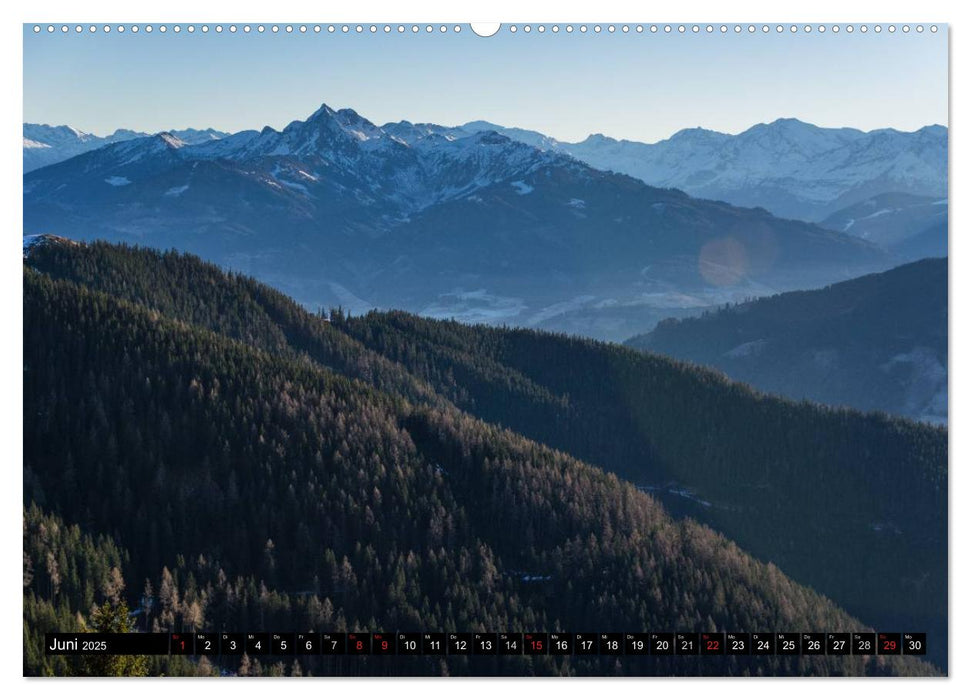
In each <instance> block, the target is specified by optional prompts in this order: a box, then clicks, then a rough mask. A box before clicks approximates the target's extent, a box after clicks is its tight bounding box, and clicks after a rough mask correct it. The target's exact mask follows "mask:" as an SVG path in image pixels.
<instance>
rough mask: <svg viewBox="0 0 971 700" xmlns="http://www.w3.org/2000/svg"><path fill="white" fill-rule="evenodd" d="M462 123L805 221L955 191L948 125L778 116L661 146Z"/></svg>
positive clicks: (680, 136) (692, 133)
mask: <svg viewBox="0 0 971 700" xmlns="http://www.w3.org/2000/svg"><path fill="white" fill-rule="evenodd" d="M462 128H463V129H465V130H469V129H472V130H484V129H493V130H495V131H497V132H498V133H501V134H505V135H507V136H509V137H510V138H514V139H517V140H520V141H523V142H524V143H529V144H531V145H534V146H536V147H537V148H540V149H543V150H554V151H558V152H563V153H567V154H569V155H572V156H574V157H575V158H578V159H580V160H582V161H584V162H585V163H588V164H590V165H592V166H593V167H595V168H600V169H601V170H612V171H616V172H620V173H625V174H627V175H631V176H632V177H636V178H638V179H640V180H643V181H644V182H646V183H648V184H650V185H654V186H655V187H674V188H677V189H679V190H683V191H684V192H687V193H688V194H690V195H692V196H694V197H703V198H707V199H720V200H724V201H726V202H730V203H732V204H736V205H739V206H746V207H756V206H757V207H764V208H765V209H768V210H769V211H771V212H772V213H773V214H775V215H776V216H781V217H785V218H795V219H802V220H805V221H821V220H823V219H825V218H826V217H828V216H829V215H831V214H833V213H834V212H836V211H838V210H840V209H843V208H845V207H847V206H851V205H853V204H856V203H858V202H861V201H863V200H866V199H869V198H871V197H874V196H877V195H883V194H886V193H903V194H905V195H918V196H927V197H934V198H936V199H941V198H946V197H947V128H946V127H943V126H940V125H936V124H935V125H931V126H925V127H923V128H922V129H918V130H917V131H914V132H903V131H898V130H896V129H876V130H873V131H860V130H859V129H850V128H839V129H830V128H823V127H819V126H816V125H814V124H808V123H806V122H802V121H799V120H798V119H777V120H775V121H773V122H772V123H769V124H756V125H755V126H753V127H751V128H749V129H746V130H745V131H743V132H741V133H739V134H725V133H721V132H718V131H711V130H709V129H702V128H692V129H682V130H681V131H679V132H677V133H676V134H674V135H673V136H672V137H671V138H669V139H665V140H663V141H658V142H657V143H651V144H648V143H641V142H638V141H628V140H617V139H613V138H610V137H607V136H604V135H603V134H593V135H591V136H589V137H588V138H586V139H585V140H583V141H580V142H578V143H568V142H561V141H557V140H556V139H553V138H551V137H549V136H546V135H545V134H541V133H539V132H535V131H527V130H523V129H507V128H505V127H502V126H498V125H495V124H490V123H488V122H471V123H470V124H467V125H466V126H465V127H462Z"/></svg>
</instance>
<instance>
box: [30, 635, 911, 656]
mask: <svg viewBox="0 0 971 700" xmlns="http://www.w3.org/2000/svg"><path fill="white" fill-rule="evenodd" d="M44 650H45V652H46V653H47V654H48V655H107V656H111V655H117V656H130V655H139V656H141V655H156V656H167V655H186V656H234V655H235V656H242V655H243V654H247V655H249V656H308V655H309V656H335V655H337V656H510V655H526V656H529V655H533V656H545V655H549V656H585V655H600V656H604V655H607V656H739V655H746V656H747V655H754V656H759V655H778V656H800V655H802V656H851V655H852V656H871V655H912V656H924V655H926V653H927V635H926V634H925V633H922V632H921V633H918V632H903V633H901V632H751V633H749V632H701V633H688V632H578V633H564V632H515V633H512V632H494V633H493V632H488V633H487V632H394V633H392V632H308V633H303V632H294V633H269V632H255V633H254V632H250V633H225V632H218V633H211V632H179V633H170V634H169V633H130V634H107V633H104V634H102V633H83V634H82V633H62V632H49V633H47V634H46V635H44Z"/></svg>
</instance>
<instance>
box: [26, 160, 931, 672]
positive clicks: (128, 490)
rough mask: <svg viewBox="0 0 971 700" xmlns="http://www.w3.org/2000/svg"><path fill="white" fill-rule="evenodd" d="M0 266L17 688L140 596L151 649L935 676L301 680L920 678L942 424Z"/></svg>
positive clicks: (296, 309) (613, 354) (180, 662)
mask: <svg viewBox="0 0 971 700" xmlns="http://www.w3.org/2000/svg"><path fill="white" fill-rule="evenodd" d="M132 174H133V175H134V173H132ZM23 275H24V278H23V284H24V295H23V304H24V341H23V342H24V367H23V375H24V416H25V420H24V506H25V512H24V645H25V653H24V665H25V673H28V674H40V673H58V674H65V673H78V672H84V669H83V668H75V667H73V666H71V664H72V661H71V659H70V658H65V657H49V656H44V654H43V653H42V652H41V646H40V645H41V644H42V642H43V633H44V632H45V631H49V630H51V629H57V628H60V629H63V630H68V631H69V630H73V629H77V628H78V625H80V624H82V622H84V624H92V617H91V616H90V614H89V611H90V610H92V608H93V606H102V608H101V609H108V610H111V609H122V610H125V609H126V608H123V607H121V606H123V605H125V603H126V601H127V602H130V603H134V602H135V601H137V600H139V599H140V600H142V601H146V600H147V601H155V602H154V603H151V602H150V603H144V604H143V605H142V607H140V608H139V610H138V611H137V613H136V615H134V616H133V618H132V619H133V620H134V621H135V622H134V623H133V624H137V625H138V626H139V627H140V628H142V629H158V630H164V631H185V630H192V629H248V630H263V629H275V630H281V629H282V630H287V629H326V630H338V631H341V630H345V629H349V630H368V631H374V630H396V629H426V630H427V629H445V630H456V629H458V630H461V629H483V630H497V629H498V630H509V629H511V630H519V629H542V630H554V629H555V630H560V629H565V630H578V629H584V630H586V629H594V630H597V629H599V630H605V629H616V630H624V631H630V630H658V629H677V630H688V631H716V630H719V631H720V630H726V629H729V630H745V631H757V630H768V631H779V630H796V631H799V630H829V631H860V630H866V629H873V628H875V627H879V628H880V629H890V628H892V629H900V630H919V631H926V632H927V634H928V636H927V641H928V651H929V655H928V657H927V659H926V661H928V662H931V663H932V664H935V665H936V667H935V666H932V665H930V664H928V663H926V662H925V661H924V660H917V659H915V658H913V657H907V656H885V655H876V656H858V655H854V656H846V657H840V656H831V655H830V656H801V657H784V656H771V657H760V656H755V655H749V656H726V657H722V658H719V659H716V660H714V661H713V662H711V660H710V659H708V658H706V657H701V658H700V659H699V657H694V658H689V657H658V656H644V657H622V658H619V659H613V658H609V657H579V656H575V657H566V658H563V659H559V658H557V657H555V656H543V657H536V658H530V657H528V656H520V657H518V658H505V657H491V658H490V657H454V656H450V657H447V658H446V659H443V660H439V659H435V658H430V657H416V658H415V659H402V658H397V659H381V658H370V659H364V660H356V659H348V660H347V661H344V660H340V661H335V660H334V659H332V658H329V657H326V656H324V657H316V658H313V657H302V658H301V659H300V663H301V664H304V663H305V662H306V663H307V664H309V667H308V668H307V669H306V670H308V671H310V672H312V673H313V674H314V675H323V674H326V675H332V674H361V675H371V674H375V675H384V674H388V673H393V674H395V675H402V674H408V675H410V674H416V675H428V674H431V675H445V674H448V675H506V674H512V675H567V674H570V675H572V674H578V675H605V674H610V675H615V674H616V675H672V674H675V675H680V674H687V675H709V674H712V673H717V674H719V675H748V674H752V675H765V674H773V675H885V674H887V675H897V674H917V675H930V674H934V673H937V672H938V671H939V669H940V668H946V663H947V481H948V477H947V430H946V429H944V428H939V427H934V426H929V425H925V424H920V423H916V422H913V421H908V420H903V419H897V418H891V417H888V416H885V415H880V414H875V413H869V414H865V413H861V412H858V411H854V410H850V409H833V408H827V407H824V406H818V405H814V404H810V403H805V402H803V403H799V402H792V401H787V400H785V399H781V398H776V397H771V396H765V395H762V394H759V393H757V392H754V391H752V390H751V389H750V388H748V387H746V386H744V385H741V384H738V383H734V382H731V381H728V380H726V379H725V378H724V377H723V376H721V375H720V374H718V373H715V372H712V371H710V370H706V369H703V368H698V367H694V366H690V365H688V364H685V363H682V362H679V361H676V360H672V359H669V358H665V357H662V356H659V355H653V354H647V353H641V352H637V351H635V350H633V349H630V348H624V347H621V346H617V345H610V344H604V343H599V342H595V341H592V340H585V339H580V338H570V337H566V336H563V335H557V334H550V333H544V332H536V331H531V330H525V329H505V328H495V327H487V326H469V325H463V324H460V323H456V322H450V321H439V320H434V319H428V318H421V317H418V316H414V315H411V314H407V313H403V312H392V313H377V312H372V313H369V314H367V315H365V316H363V317H359V316H355V317H348V316H346V315H345V314H344V313H342V312H339V311H334V312H333V313H331V314H330V315H329V316H322V315H318V314H312V313H309V312H308V311H307V310H306V309H304V308H302V307H301V306H300V305H298V304H296V303H295V302H294V301H293V300H291V299H288V298H287V297H285V296H284V295H282V294H280V293H279V292H278V291H276V290H274V289H272V288H270V287H267V286H266V285H264V284H261V283H259V282H257V281H256V280H253V279H252V278H248V277H246V276H242V275H238V274H228V273H226V272H225V271H223V270H221V269H219V268H218V267H216V266H215V265H212V264H209V263H205V262H203V261H202V260H200V259H198V258H196V257H194V256H191V255H184V254H179V253H176V252H166V253H160V252H156V251H153V250H149V249H145V248H132V247H129V246H124V245H110V244H106V243H94V244H83V243H79V242H76V241H71V240H66V239H60V238H55V237H51V236H40V237H36V238H32V239H29V240H28V241H27V242H26V243H25V253H24V270H23ZM51 562H54V564H53V565H52V564H51ZM126 582H127V583H128V585H127V587H126V585H125V583H126ZM126 618H127V616H126ZM85 620H87V622H85ZM261 661H262V662H265V664H266V666H264V667H263V668H262V672H263V673H297V672H298V669H297V668H296V667H294V666H292V664H293V660H292V659H277V658H274V657H264V658H263V659H261ZM148 663H149V664H151V668H150V669H148V670H149V672H151V673H164V674H166V675H185V674H196V673H198V674H209V673H214V672H238V673H240V674H243V673H245V674H253V673H259V672H260V671H259V670H257V668H258V665H257V667H256V668H254V666H253V665H252V664H247V663H243V664H240V666H239V668H238V669H237V668H235V664H237V663H239V662H238V660H236V661H234V662H233V664H234V666H233V668H229V669H227V668H226V667H225V665H224V664H225V661H224V660H219V659H214V660H211V661H210V660H206V662H205V664H204V663H203V662H202V661H201V660H200V661H198V664H196V663H195V661H193V660H191V659H189V658H187V657H178V656H173V657H171V658H167V657H152V658H151V659H149V660H148ZM214 664H219V665H220V668H213V665H214ZM271 664H272V668H270V665H271ZM299 670H301V671H302V669H299Z"/></svg>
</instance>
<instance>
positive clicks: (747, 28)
mask: <svg viewBox="0 0 971 700" xmlns="http://www.w3.org/2000/svg"><path fill="white" fill-rule="evenodd" d="M45 29H46V30H47V32H48V33H49V34H53V33H54V32H56V31H58V30H60V31H61V32H62V33H64V34H67V33H69V32H71V31H72V30H73V31H74V32H75V33H77V34H80V33H82V32H84V31H87V32H88V33H92V34H93V33H95V32H99V31H101V32H105V33H108V32H118V33H119V34H123V33H125V32H126V31H127V32H131V33H132V34H137V33H138V32H139V31H143V32H145V33H148V34H150V33H151V32H153V31H159V32H161V33H163V34H164V33H166V32H168V31H170V28H169V27H168V26H166V25H164V24H162V25H159V26H158V27H153V26H152V25H151V24H146V25H144V26H142V27H139V25H137V24H133V25H130V26H127V27H126V26H125V25H123V24H120V25H117V26H115V27H112V26H111V25H108V24H105V25H103V26H100V27H99V26H98V25H94V24H92V25H89V26H87V27H85V26H83V25H80V24H76V25H74V26H73V27H72V26H69V25H67V24H62V25H60V26H55V25H53V24H48V25H47V26H46V27H42V26H41V25H39V24H35V25H34V33H35V34H39V33H40V32H42V31H44V30H45ZM197 29H198V31H200V32H202V33H203V34H207V33H208V32H209V31H210V30H211V31H214V32H216V33H217V34H221V33H222V32H223V31H224V30H225V31H228V32H229V33H230V34H235V33H236V32H237V31H240V32H243V33H244V34H249V33H250V32H256V33H258V34H263V33H265V32H270V33H273V34H277V33H279V32H281V31H282V32H285V33H287V34H292V33H294V32H298V33H300V34H306V33H308V32H313V33H315V34H319V33H321V32H327V33H329V34H337V33H340V34H351V33H355V34H364V33H366V32H370V33H371V34H377V33H379V32H384V33H385V34H391V33H392V32H396V33H398V34H405V33H411V34H418V33H422V32H424V33H426V34H431V33H436V32H437V33H440V34H445V33H447V32H461V31H462V28H461V27H460V26H459V25H457V24H456V25H452V26H449V25H445V24H441V25H432V24H425V25H418V24H412V25H404V24H398V25H390V24H385V25H376V24H371V25H363V24H356V25H353V24H339V25H334V24H328V25H320V24H314V25H306V24H300V25H293V24H287V25H282V26H281V25H277V24H273V25H269V26H266V25H262V24H258V25H254V26H251V25H249V24H244V25H242V26H237V25H235V24H230V25H228V26H226V27H223V25H221V24H217V25H214V26H212V27H210V26H209V25H208V24H203V25H200V26H199V27H198V28H197V27H196V26H195V25H192V24H189V25H186V26H185V28H184V30H183V27H182V25H179V24H176V25H173V26H172V27H171V31H172V32H175V33H176V34H179V33H181V32H182V31H186V32H188V33H189V34H194V33H195V32H196V30H197ZM591 29H592V31H593V33H595V34H600V33H601V32H603V30H604V29H606V31H607V32H608V33H609V34H613V33H615V32H617V31H618V30H619V31H620V32H621V33H623V34H628V33H630V32H635V33H637V34H641V33H643V32H645V31H647V32H650V33H652V34H656V33H658V32H663V33H665V34H671V33H674V32H677V33H679V34H688V33H690V34H700V33H702V32H704V33H707V34H712V33H714V32H720V33H722V34H728V33H730V32H733V33H735V34H742V33H748V34H756V33H758V32H761V33H763V34H769V33H770V32H773V31H774V32H776V33H777V34H782V33H784V32H789V33H791V34H797V33H804V34H805V33H811V32H817V33H820V34H822V33H826V32H832V33H834V34H838V33H839V32H841V31H844V32H846V33H849V34H852V33H853V32H854V31H860V32H862V33H864V34H865V33H866V32H868V31H870V29H871V27H869V26H868V25H866V24H861V25H860V26H859V27H858V28H857V27H854V25H852V24H848V25H845V26H843V27H841V26H839V25H835V24H834V25H832V26H829V27H827V26H826V25H823V24H820V25H817V26H813V25H810V24H805V25H797V24H790V25H782V24H776V25H773V26H770V25H768V24H762V25H755V24H749V25H741V24H735V25H727V24H722V25H718V26H715V25H711V24H706V25H698V24H691V25H685V24H678V25H670V24H664V25H657V24H651V25H647V26H645V25H643V24H637V25H633V26H632V25H629V24H623V25H619V26H618V25H613V24H608V25H606V27H602V26H601V25H599V24H595V25H593V26H592V27H588V26H587V25H585V24H580V25H577V26H574V25H572V24H567V25H565V26H563V27H562V28H561V27H560V25H558V24H554V25H551V26H550V27H549V31H550V32H552V33H554V34H557V33H559V32H560V31H564V32H566V33H567V34H572V33H573V32H574V31H578V32H580V33H581V34H586V33H587V32H588V31H589V30H591ZM886 29H887V31H888V32H890V33H891V34H893V33H894V32H896V31H897V27H896V25H893V24H890V25H887V28H886ZM913 29H914V31H916V32H917V33H922V32H923V31H924V26H923V25H920V24H918V25H916V26H914V28H913ZM508 30H509V32H511V33H513V34H515V33H516V32H518V31H520V30H522V31H523V32H525V33H527V34H529V33H530V32H532V31H534V27H533V26H532V25H529V24H525V25H522V26H521V27H520V26H518V25H515V24H512V25H509V27H508ZM872 30H873V31H874V32H876V33H877V34H879V33H880V32H882V31H883V27H882V26H881V25H879V24H875V25H873V26H872ZM910 30H911V27H910V25H908V24H904V25H902V26H901V27H900V31H902V32H903V33H904V34H907V33H909V32H910ZM535 31H536V32H538V33H540V34H543V33H545V32H546V31H547V27H546V25H543V24H540V25H537V26H536V27H535ZM930 31H931V32H937V25H934V24H932V25H931V26H930Z"/></svg>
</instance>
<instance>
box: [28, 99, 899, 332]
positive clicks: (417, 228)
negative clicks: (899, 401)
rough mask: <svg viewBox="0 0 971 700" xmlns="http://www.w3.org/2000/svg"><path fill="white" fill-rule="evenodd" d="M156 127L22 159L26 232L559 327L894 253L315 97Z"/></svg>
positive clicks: (341, 296) (810, 276)
mask: <svg viewBox="0 0 971 700" xmlns="http://www.w3.org/2000/svg"><path fill="white" fill-rule="evenodd" d="M160 139H161V141H160ZM164 139H165V137H164V136H153V137H146V138H142V139H135V140H130V141H125V142H120V143H117V144H110V145H108V146H105V147H103V148H100V149H98V150H94V151H89V152H87V153H83V154H81V155H78V156H75V157H74V158H72V159H69V160H67V161H62V162H60V163H56V164H53V165H50V166H47V167H45V168H41V169H39V170H35V171H32V172H30V173H27V174H26V175H25V177H24V225H25V231H24V233H26V234H36V233H54V234H57V233H67V234H69V235H70V236H73V237H80V238H91V239H93V238H108V239H111V240H116V241H129V242H140V243H150V244H152V245H154V246H156V247H161V248H169V247H175V248H179V249H181V250H187V251H190V252H195V253H198V254H201V255H203V256H204V257H206V258H208V259H210V260H213V261H216V262H218V263H220V264H222V265H223V266H226V267H230V268H233V269H238V270H241V271H244V272H248V273H252V274H256V275H257V276H259V277H261V279H263V280H265V281H268V282H270V283H272V284H273V285H275V286H277V287H280V288H282V289H283V290H284V291H286V292H288V293H290V294H291V295H293V296H295V297H297V298H298V299H299V300H300V301H301V302H302V303H304V304H306V305H307V306H308V307H310V308H317V307H328V306H332V305H337V304H342V303H345V300H352V302H353V303H354V305H355V306H356V307H358V308H359V309H361V310H363V309H367V308H374V307H378V308H402V307H403V308H406V309H408V310H410V311H415V312H420V311H428V312H429V313H430V314H433V315H438V316H440V317H448V316H450V315H454V316H455V317H457V318H460V319H462V320H477V319H492V320H494V321H496V322H506V323H523V322H524V321H528V320H529V319H534V318H535V319H541V320H542V322H543V323H547V324H554V327H555V324H556V323H558V319H559V317H560V316H562V315H563V313H562V310H563V309H575V308H576V307H577V306H578V305H579V306H580V307H582V308H583V309H584V310H585V311H586V312H588V313H597V314H599V315H607V316H610V314H611V313H612V312H611V309H613V308H618V309H619V308H621V307H623V308H629V306H641V307H643V308H644V309H645V310H646V312H647V313H654V311H652V309H653V308H654V306H656V305H661V304H671V303H673V304H674V305H675V306H678V305H681V304H685V305H686V306H690V307H694V306H709V305H712V304H714V303H720V302H723V301H725V300H731V299H735V298H738V297H739V296H740V295H741V296H751V295H752V294H755V293H759V290H766V289H768V290H778V289H780V288H793V287H799V286H814V284H819V283H825V282H831V281H834V280H837V279H844V278H846V277H852V276H854V275H855V274H862V273H864V272H868V271H873V270H875V269H880V268H885V267H887V266H889V265H890V264H891V260H890V257H889V256H888V254H887V253H886V252H885V251H882V250H880V249H879V248H878V247H876V246H873V245H872V244H870V243H867V242H865V241H862V240H860V239H857V238H853V237H850V236H846V235H844V234H842V233H840V232H838V231H829V230H826V229H822V228H819V227H816V226H813V225H810V224H806V223H804V222H797V221H791V220H783V219H778V218H775V217H773V216H771V215H770V214H769V213H768V212H767V211H765V210H764V209H746V208H740V207H733V206H731V205H728V204H726V203H724V202H719V201H709V200H703V199H696V198H692V197H690V196H689V195H687V194H685V193H683V192H681V191H679V190H676V189H670V188H669V189H664V188H656V187H651V186H649V185H646V184H644V183H643V182H641V181H640V180H637V179H635V178H632V177H629V176H626V175H623V174H617V173H610V172H604V171H600V170H597V169H595V168H592V167H590V166H589V165H587V164H585V163H583V162H582V161H580V160H578V159H576V158H574V157H573V156H571V155H568V154H563V153H558V152H554V151H544V150H541V149H538V148H534V147H532V146H530V145H528V144H524V143H522V142H520V141H517V140H515V139H511V138H509V137H507V136H504V135H502V134H499V133H497V132H495V131H479V132H475V133H465V132H461V131H458V132H457V131H455V130H454V129H444V130H443V129H442V128H438V127H433V126H422V125H418V126H416V125H413V124H410V123H404V122H398V123H396V124H393V125H386V127H378V126H376V125H374V124H373V123H372V122H370V121H368V120H367V119H365V118H364V117H361V116H360V115H359V114H357V113H356V112H354V111H353V110H349V109H344V110H336V111H335V110H333V109H331V108H330V107H328V106H327V105H326V104H325V105H322V106H321V108H320V109H318V110H317V111H316V112H314V114H313V115H311V118H308V119H307V120H305V121H299V120H297V121H293V122H291V123H290V124H288V125H287V126H286V127H285V128H284V129H283V130H282V131H276V130H275V129H272V128H269V127H267V128H264V129H263V130H262V131H259V132H257V131H249V132H241V133H238V134H235V135H231V136H228V137H225V138H221V139H218V140H209V141H206V142H204V143H200V144H191V143H187V144H185V145H182V142H181V141H180V142H178V143H176V142H173V141H165V140H164ZM516 270H519V271H528V272H529V274H515V271H516ZM684 297H687V298H688V301H687V302H684V301H683V298H684ZM672 299H673V300H674V301H673V302H671V300H672ZM667 308H671V307H670V306H668V307H667ZM604 309H606V311H604ZM665 315H668V316H669V315H671V311H668V312H667V313H666V314H665ZM630 322H631V321H630V320H629V319H628V318H627V316H626V315H625V313H620V314H618V315H617V322H616V323H615V324H614V326H613V327H612V328H611V330H610V331H609V333H610V337H612V338H615V339H623V338H626V337H629V336H630V335H631V334H632V333H633V332H636V330H639V328H638V329H634V330H630V332H626V331H627V329H628V328H629V326H628V325H627V324H629V323H630ZM612 323H613V322H612ZM640 327H641V328H642V327H643V322H641V324H640Z"/></svg>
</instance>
